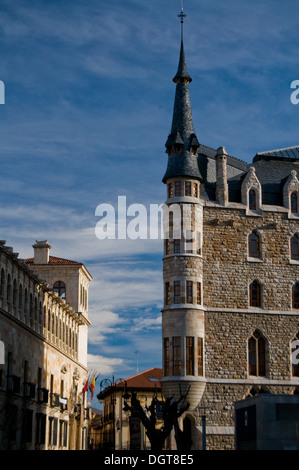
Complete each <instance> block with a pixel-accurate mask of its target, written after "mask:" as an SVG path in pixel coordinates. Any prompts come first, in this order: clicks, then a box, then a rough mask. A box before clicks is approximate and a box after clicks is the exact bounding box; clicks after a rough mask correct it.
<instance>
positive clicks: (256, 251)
mask: <svg viewBox="0 0 299 470" xmlns="http://www.w3.org/2000/svg"><path fill="white" fill-rule="evenodd" d="M248 254H249V256H250V257H251V258H260V256H261V252H260V237H259V236H258V234H257V233H256V232H252V233H251V234H250V235H249V238H248Z"/></svg>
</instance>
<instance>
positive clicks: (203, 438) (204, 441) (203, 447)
mask: <svg viewBox="0 0 299 470" xmlns="http://www.w3.org/2000/svg"><path fill="white" fill-rule="evenodd" d="M207 408H209V407H208V406H197V410H198V416H200V410H203V411H202V415H201V423H202V450H207V443H206V421H207V417H206V414H205V410H206V409H207Z"/></svg>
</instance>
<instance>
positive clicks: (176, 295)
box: [174, 281, 181, 304]
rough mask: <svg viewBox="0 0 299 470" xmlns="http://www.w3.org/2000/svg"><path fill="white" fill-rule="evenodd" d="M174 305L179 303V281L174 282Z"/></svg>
mask: <svg viewBox="0 0 299 470" xmlns="http://www.w3.org/2000/svg"><path fill="white" fill-rule="evenodd" d="M174 303H175V304H180V303H181V283H180V281H174Z"/></svg>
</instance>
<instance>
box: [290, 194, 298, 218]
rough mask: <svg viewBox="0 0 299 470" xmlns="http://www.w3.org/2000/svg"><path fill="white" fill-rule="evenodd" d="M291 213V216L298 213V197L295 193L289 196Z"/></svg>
mask: <svg viewBox="0 0 299 470" xmlns="http://www.w3.org/2000/svg"><path fill="white" fill-rule="evenodd" d="M291 212H292V214H296V213H297V212H298V195H297V193H296V192H294V193H292V194H291Z"/></svg>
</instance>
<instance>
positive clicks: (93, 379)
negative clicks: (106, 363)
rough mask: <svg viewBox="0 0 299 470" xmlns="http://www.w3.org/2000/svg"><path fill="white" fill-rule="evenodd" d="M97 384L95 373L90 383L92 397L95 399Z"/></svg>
mask: <svg viewBox="0 0 299 470" xmlns="http://www.w3.org/2000/svg"><path fill="white" fill-rule="evenodd" d="M95 384H96V378H95V375H94V376H93V378H92V381H91V382H90V385H89V390H90V393H91V399H93V394H94V388H95Z"/></svg>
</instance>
